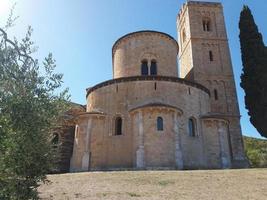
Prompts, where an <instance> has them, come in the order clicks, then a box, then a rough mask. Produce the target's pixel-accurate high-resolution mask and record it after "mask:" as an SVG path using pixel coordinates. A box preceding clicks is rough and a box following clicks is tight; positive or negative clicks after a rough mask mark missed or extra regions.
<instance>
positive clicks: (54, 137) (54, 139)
mask: <svg viewBox="0 0 267 200" xmlns="http://www.w3.org/2000/svg"><path fill="white" fill-rule="evenodd" d="M58 143H59V135H58V133H53V138H52V144H53V145H58Z"/></svg>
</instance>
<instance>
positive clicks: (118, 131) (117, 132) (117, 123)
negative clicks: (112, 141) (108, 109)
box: [115, 117, 122, 135]
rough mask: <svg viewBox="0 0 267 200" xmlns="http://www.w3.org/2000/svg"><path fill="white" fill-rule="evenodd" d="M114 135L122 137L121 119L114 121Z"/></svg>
mask: <svg viewBox="0 0 267 200" xmlns="http://www.w3.org/2000/svg"><path fill="white" fill-rule="evenodd" d="M115 135H122V119H121V117H117V118H116V120H115Z"/></svg>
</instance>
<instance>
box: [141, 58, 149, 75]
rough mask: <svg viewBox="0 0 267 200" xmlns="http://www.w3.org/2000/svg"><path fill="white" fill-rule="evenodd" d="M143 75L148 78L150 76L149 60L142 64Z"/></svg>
mask: <svg viewBox="0 0 267 200" xmlns="http://www.w3.org/2000/svg"><path fill="white" fill-rule="evenodd" d="M141 75H142V76H146V75H148V64H147V60H143V61H142V64H141Z"/></svg>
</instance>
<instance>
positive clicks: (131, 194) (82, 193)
mask: <svg viewBox="0 0 267 200" xmlns="http://www.w3.org/2000/svg"><path fill="white" fill-rule="evenodd" d="M48 178H49V180H50V181H52V183H51V184H50V185H42V186H41V187H40V188H39V192H40V193H41V197H42V199H47V200H48V199H62V200H63V199H64V200H65V199H90V200H100V199H109V200H110V199H112V200H122V199H125V200H128V199H138V200H164V199H167V200H178V199H182V200H195V199H205V200H209V199H216V200H220V199H221V200H232V199H235V200H239V199H240V200H241V199H242V200H243V199H253V200H255V199H259V200H262V199H266V196H267V169H249V170H206V171H204V170H200V171H131V172H127V171H125V172H89V173H76V174H61V175H50V176H48Z"/></svg>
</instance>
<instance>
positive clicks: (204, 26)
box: [202, 20, 206, 31]
mask: <svg viewBox="0 0 267 200" xmlns="http://www.w3.org/2000/svg"><path fill="white" fill-rule="evenodd" d="M202 26H203V31H206V21H205V20H203V21H202Z"/></svg>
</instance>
